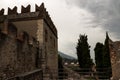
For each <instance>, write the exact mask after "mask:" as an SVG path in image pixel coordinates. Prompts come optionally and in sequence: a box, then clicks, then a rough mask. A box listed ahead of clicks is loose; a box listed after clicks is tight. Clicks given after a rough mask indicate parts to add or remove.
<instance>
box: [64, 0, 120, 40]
mask: <svg viewBox="0 0 120 80" xmlns="http://www.w3.org/2000/svg"><path fill="white" fill-rule="evenodd" d="M66 2H67V3H68V4H69V5H74V6H78V7H80V8H84V9H86V10H88V11H89V12H91V13H92V14H93V15H94V16H95V22H96V23H97V24H98V25H101V26H102V28H104V29H105V30H106V31H109V32H112V33H114V34H116V35H118V38H120V37H119V35H120V33H119V30H120V1H119V0H66Z"/></svg>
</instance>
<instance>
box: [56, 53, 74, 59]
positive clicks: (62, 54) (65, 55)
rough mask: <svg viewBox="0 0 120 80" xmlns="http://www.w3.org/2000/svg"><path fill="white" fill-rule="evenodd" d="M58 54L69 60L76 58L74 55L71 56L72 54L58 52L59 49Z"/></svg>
mask: <svg viewBox="0 0 120 80" xmlns="http://www.w3.org/2000/svg"><path fill="white" fill-rule="evenodd" d="M58 54H59V55H60V56H61V57H62V58H64V59H70V60H74V59H75V60H76V58H75V57H72V56H69V55H67V54H64V53H63V52H60V51H58Z"/></svg>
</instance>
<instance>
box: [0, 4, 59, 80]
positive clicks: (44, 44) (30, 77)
mask: <svg viewBox="0 0 120 80" xmlns="http://www.w3.org/2000/svg"><path fill="white" fill-rule="evenodd" d="M30 8H31V6H30V5H28V6H27V7H24V6H22V7H21V13H18V12H17V7H16V6H15V7H14V8H13V9H10V8H8V14H7V15H4V9H1V10H0V80H48V79H51V80H56V79H57V77H58V72H57V71H58V54H57V53H58V44H57V43H58V41H57V39H58V37H57V29H56V27H55V25H54V24H53V22H52V20H51V18H50V16H49V14H48V12H47V11H46V8H45V7H44V4H43V3H42V4H41V5H40V7H39V6H37V5H36V9H35V12H31V11H30Z"/></svg>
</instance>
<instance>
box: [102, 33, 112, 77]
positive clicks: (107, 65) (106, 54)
mask: <svg viewBox="0 0 120 80" xmlns="http://www.w3.org/2000/svg"><path fill="white" fill-rule="evenodd" d="M103 60H104V63H103V65H104V68H105V69H106V71H107V73H106V76H107V77H108V78H110V77H111V76H112V70H111V61H110V50H109V36H108V33H107V32H106V39H105V42H104V55H103Z"/></svg>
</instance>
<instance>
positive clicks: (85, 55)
mask: <svg viewBox="0 0 120 80" xmlns="http://www.w3.org/2000/svg"><path fill="white" fill-rule="evenodd" d="M87 41H88V38H87V35H80V36H79V39H78V43H77V47H76V50H77V56H78V62H79V65H80V68H91V65H92V64H93V63H92V60H91V58H90V46H89V44H88V42H87Z"/></svg>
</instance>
